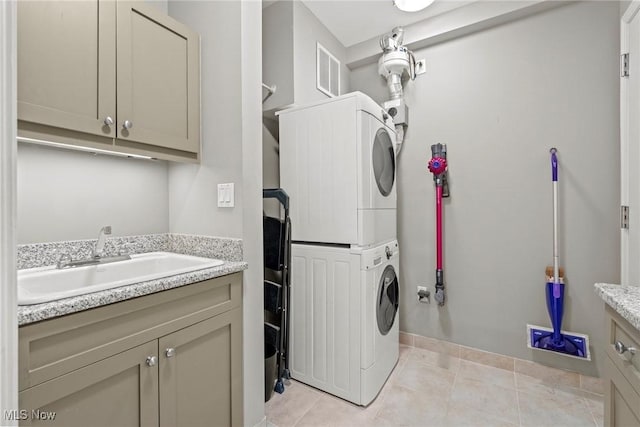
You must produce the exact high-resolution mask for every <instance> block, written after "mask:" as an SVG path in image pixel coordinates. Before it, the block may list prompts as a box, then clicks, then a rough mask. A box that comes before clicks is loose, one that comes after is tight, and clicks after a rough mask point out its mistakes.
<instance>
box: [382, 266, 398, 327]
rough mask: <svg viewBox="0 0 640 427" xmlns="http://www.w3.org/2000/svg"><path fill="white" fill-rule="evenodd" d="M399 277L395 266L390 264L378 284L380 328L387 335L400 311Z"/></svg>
mask: <svg viewBox="0 0 640 427" xmlns="http://www.w3.org/2000/svg"><path fill="white" fill-rule="evenodd" d="M398 298H399V290H398V277H397V276H396V272H395V270H394V269H393V266H391V265H388V266H387V267H386V268H385V269H384V271H383V272H382V277H380V284H379V285H378V300H377V305H378V306H377V314H376V317H377V318H378V329H379V330H380V333H381V334H382V335H387V333H389V331H390V330H391V327H392V326H393V321H394V320H395V318H396V313H397V312H398Z"/></svg>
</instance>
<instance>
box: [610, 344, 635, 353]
mask: <svg viewBox="0 0 640 427" xmlns="http://www.w3.org/2000/svg"><path fill="white" fill-rule="evenodd" d="M615 347H616V351H617V352H618V354H624V353H626V352H627V351H628V352H629V353H631V356H633V355H634V354H636V348H635V347H627V346H626V345H624V344H623V343H622V341H616V343H615Z"/></svg>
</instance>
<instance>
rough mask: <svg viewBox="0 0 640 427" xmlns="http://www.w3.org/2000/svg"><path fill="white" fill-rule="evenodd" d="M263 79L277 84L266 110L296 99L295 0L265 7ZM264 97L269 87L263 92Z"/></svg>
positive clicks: (267, 100)
mask: <svg viewBox="0 0 640 427" xmlns="http://www.w3.org/2000/svg"><path fill="white" fill-rule="evenodd" d="M262 24H263V25H262V48H263V52H264V55H262V81H263V82H264V83H265V84H267V85H269V86H273V85H275V86H276V92H275V93H274V94H272V95H271V96H269V97H268V98H267V99H266V101H265V102H264V103H263V109H264V110H271V109H273V108H277V107H282V106H284V105H289V104H292V103H293V99H294V98H293V96H294V93H293V78H294V75H293V2H291V1H277V2H275V3H274V4H272V5H270V6H268V7H265V8H264V9H262ZM262 93H263V94H264V97H266V95H267V91H266V90H263V92H262Z"/></svg>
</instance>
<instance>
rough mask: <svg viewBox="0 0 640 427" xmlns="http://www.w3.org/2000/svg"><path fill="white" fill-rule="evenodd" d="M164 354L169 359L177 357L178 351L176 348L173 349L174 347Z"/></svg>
mask: <svg viewBox="0 0 640 427" xmlns="http://www.w3.org/2000/svg"><path fill="white" fill-rule="evenodd" d="M164 354H165V356H167V357H173V356H175V355H176V349H175V348H173V347H171V348H168V349H166V350H165V351H164Z"/></svg>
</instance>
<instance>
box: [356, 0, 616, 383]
mask: <svg viewBox="0 0 640 427" xmlns="http://www.w3.org/2000/svg"><path fill="white" fill-rule="evenodd" d="M618 7H619V6H618V3H617V2H603V3H595V2H583V3H576V4H570V5H567V6H563V7H561V8H558V9H554V10H551V11H547V12H544V13H541V14H539V15H534V16H531V17H528V18H524V19H522V20H519V21H515V22H511V23H509V24H505V25H502V26H499V27H495V28H492V29H489V30H486V31H483V32H480V33H476V34H472V35H468V36H465V37H463V38H459V39H456V40H452V41H449V42H446V43H442V44H439V45H435V46H432V47H429V48H427V49H424V50H420V51H417V52H415V53H416V57H417V58H426V60H427V72H426V74H424V75H422V76H420V77H419V78H418V79H417V80H416V81H415V82H410V83H409V84H408V85H407V86H406V90H405V93H406V100H407V103H408V105H409V106H410V108H411V110H410V126H409V130H408V133H407V142H406V144H405V146H404V149H403V151H402V153H401V154H400V158H399V162H398V163H399V166H398V181H397V183H398V187H397V188H398V232H399V235H398V238H399V241H400V249H401V254H402V257H401V272H400V277H401V283H402V288H401V295H402V299H401V306H400V307H401V308H400V310H401V312H400V329H401V330H403V331H407V332H411V333H415V334H419V335H423V336H429V337H437V338H441V339H445V340H449V341H452V342H455V343H459V344H463V345H467V346H471V347H477V348H480V349H484V350H488V351H492V352H496V353H502V354H506V355H511V356H515V357H519V358H524V359H532V360H535V361H539V362H542V363H546V364H549V365H553V366H557V367H563V368H568V369H572V370H579V371H580V372H582V373H585V374H589V375H598V374H601V373H602V363H603V359H604V357H605V356H604V352H603V351H602V350H603V347H602V346H601V345H600V344H601V343H602V342H604V339H605V338H604V331H603V313H604V310H603V302H602V300H600V299H599V298H598V297H597V296H596V295H595V294H594V291H593V284H594V282H600V281H605V282H611V283H616V282H618V280H619V264H620V249H619V248H620V242H619V235H620V231H619V224H618V221H619V219H618V217H619V213H618V212H619V184H618V183H619V130H618V128H619V123H618V121H619V96H618V90H619V83H618V81H619V77H618V71H619V70H618V62H619V60H618V52H619V38H620V35H619V11H618ZM376 68H377V67H376V65H369V66H366V67H363V68H360V69H356V70H353V71H352V75H351V88H352V89H353V90H360V91H363V92H365V93H368V94H369V95H371V96H372V97H374V99H376V100H377V101H382V100H384V99H385V98H386V97H387V94H386V89H385V87H384V81H383V80H382V79H380V78H379V77H378V75H377V70H376ZM438 142H440V143H446V144H448V149H449V163H450V178H451V198H450V199H448V200H446V202H445V204H444V211H445V213H444V218H445V237H444V239H445V256H444V263H445V265H444V268H445V282H446V285H447V296H448V300H447V304H446V306H445V307H444V308H439V307H438V306H437V305H436V304H434V303H432V304H431V305H426V304H421V303H418V302H417V297H416V286H417V285H419V284H426V285H427V286H429V289H431V290H432V291H433V285H434V268H435V266H434V262H435V260H434V239H435V236H434V233H435V232H434V223H435V220H434V185H433V180H432V176H431V174H429V173H428V172H427V169H426V165H427V161H428V159H429V158H430V145H431V144H434V143H438ZM552 146H555V147H557V148H558V150H559V159H560V160H559V161H560V199H561V201H560V219H561V222H560V264H561V265H562V266H563V267H564V268H565V272H566V278H567V286H566V292H567V299H566V312H565V317H564V319H565V321H564V325H563V327H564V329H566V330H569V331H575V332H580V333H586V334H589V336H590V338H591V342H592V350H593V358H594V360H595V363H589V362H584V361H574V360H573V359H569V358H566V357H561V356H558V355H555V354H548V353H544V352H541V351H532V350H529V349H528V348H527V347H526V335H525V328H526V324H527V323H532V324H537V325H544V326H548V325H549V320H548V315H547V312H546V307H545V299H544V282H545V277H544V269H545V266H547V265H550V264H551V262H552V245H551V239H552V233H551V224H552V216H551V182H550V181H551V179H550V178H551V177H550V175H551V173H550V163H549V148H550V147H552Z"/></svg>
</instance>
